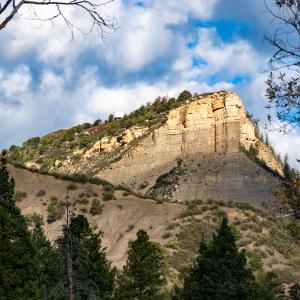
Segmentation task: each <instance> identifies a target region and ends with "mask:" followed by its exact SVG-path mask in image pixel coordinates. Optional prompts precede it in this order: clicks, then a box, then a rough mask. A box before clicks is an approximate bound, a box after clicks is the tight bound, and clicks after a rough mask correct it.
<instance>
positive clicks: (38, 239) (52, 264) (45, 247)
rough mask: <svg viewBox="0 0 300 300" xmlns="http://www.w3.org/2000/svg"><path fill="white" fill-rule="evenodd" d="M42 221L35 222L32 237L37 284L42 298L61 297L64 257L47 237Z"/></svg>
mask: <svg viewBox="0 0 300 300" xmlns="http://www.w3.org/2000/svg"><path fill="white" fill-rule="evenodd" d="M42 225H43V223H42V221H41V220H40V219H37V220H36V221H35V222H34V224H33V229H32V239H33V245H34V247H35V253H36V256H35V264H36V268H37V273H36V274H37V284H38V287H39V291H40V298H41V299H46V298H47V299H59V297H58V296H61V295H60V294H61V286H60V278H61V277H62V271H63V270H62V265H63V261H62V257H61V255H60V253H59V252H58V249H56V248H54V247H53V246H52V245H51V243H50V242H49V240H47V238H46V237H45V234H44V231H43V228H42Z"/></svg>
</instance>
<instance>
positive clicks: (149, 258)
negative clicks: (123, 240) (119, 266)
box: [116, 230, 165, 300]
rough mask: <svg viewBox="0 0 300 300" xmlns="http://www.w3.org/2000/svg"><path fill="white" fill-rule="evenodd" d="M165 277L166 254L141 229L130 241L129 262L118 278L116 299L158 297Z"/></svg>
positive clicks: (141, 299) (143, 299)
mask: <svg viewBox="0 0 300 300" xmlns="http://www.w3.org/2000/svg"><path fill="white" fill-rule="evenodd" d="M164 285H165V278H164V255H163V251H162V249H161V247H160V246H159V244H157V243H155V242H153V241H150V240H149V236H148V234H147V232H146V231H144V230H139V231H138V233H137V239H136V240H135V241H133V242H131V243H130V245H129V251H128V259H127V263H126V265H125V266H124V268H123V271H122V273H121V275H120V276H119V279H118V288H117V293H116V299H138V300H147V299H149V300H150V299H151V300H152V299H157V297H159V296H158V295H159V294H160V292H161V289H162V287H163V286H164Z"/></svg>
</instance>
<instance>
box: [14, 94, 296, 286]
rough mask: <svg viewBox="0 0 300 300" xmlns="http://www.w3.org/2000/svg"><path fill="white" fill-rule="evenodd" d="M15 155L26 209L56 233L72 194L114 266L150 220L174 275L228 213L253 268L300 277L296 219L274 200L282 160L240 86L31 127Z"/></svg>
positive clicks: (51, 236) (48, 231)
mask: <svg viewBox="0 0 300 300" xmlns="http://www.w3.org/2000/svg"><path fill="white" fill-rule="evenodd" d="M8 157H9V161H10V163H11V164H10V166H9V171H10V175H11V176H12V177H14V178H15V180H16V195H15V198H16V201H17V205H18V207H20V209H21V211H22V213H23V214H24V215H26V217H27V218H29V219H31V218H35V217H36V216H37V214H38V215H42V217H43V220H44V229H45V232H46V235H47V237H48V238H49V239H50V240H51V241H54V240H55V239H56V238H57V236H59V235H60V234H61V229H62V225H63V224H64V217H65V214H66V211H65V206H64V202H65V201H66V200H68V201H71V203H72V204H73V206H74V208H75V209H76V211H77V212H78V213H81V214H84V215H85V216H86V217H87V218H88V220H89V222H90V223H91V224H92V226H96V227H97V228H99V229H101V230H102V231H103V233H104V235H103V244H104V246H105V247H106V248H107V254H108V258H109V259H111V260H112V262H113V264H114V265H115V266H117V267H121V266H122V265H124V263H125V261H126V251H127V246H128V242H129V240H130V239H133V238H134V237H135V234H136V232H137V231H138V230H139V229H144V230H146V231H147V232H148V233H149V235H150V237H151V238H152V239H154V240H157V241H159V242H160V243H161V244H162V245H163V246H164V249H165V251H166V255H167V264H168V267H169V268H168V270H169V280H170V281H176V280H177V276H178V273H179V272H180V271H182V270H183V268H185V267H186V265H187V264H189V263H191V261H192V259H193V257H194V255H195V254H196V251H197V248H198V246H199V241H200V238H201V237H204V238H205V239H210V238H211V236H212V234H213V233H214V231H215V229H216V228H217V227H218V223H219V222H220V220H221V218H222V217H223V216H224V214H226V215H227V216H228V218H229V221H230V223H231V224H233V227H234V230H235V232H236V235H237V237H238V239H239V242H238V244H239V246H240V247H241V248H244V249H245V250H246V253H247V257H248V261H249V264H250V265H251V267H252V268H253V269H254V270H255V271H257V272H259V271H260V270H262V269H263V270H276V272H277V273H278V274H279V275H280V277H281V278H282V280H283V281H284V282H287V283H289V282H297V281H299V279H300V273H299V270H300V245H299V243H296V242H295V241H294V240H293V237H292V235H291V232H290V231H289V226H288V224H289V221H288V220H285V219H284V218H277V217H276V216H275V214H274V211H272V210H265V209H266V208H272V207H273V206H274V202H273V192H274V191H276V190H277V189H278V188H279V187H280V185H281V184H282V180H283V177H282V176H283V170H282V165H281V163H280V160H279V159H278V158H277V156H276V154H275V153H274V151H273V150H272V148H271V146H270V145H268V142H267V141H264V138H263V136H262V135H261V134H260V133H259V128H258V126H257V124H256V123H255V122H254V121H253V120H252V119H251V117H250V116H249V114H248V113H247V112H246V111H245V108H244V106H243V103H242V101H241V99H240V98H239V97H238V96H237V95H236V94H234V93H228V92H224V91H220V92H216V93H210V94H203V95H199V96H195V97H192V98H191V97H189V96H188V97H181V98H180V97H179V99H177V100H176V99H157V100H156V101H155V102H154V103H152V104H151V103H149V104H147V105H146V106H142V107H140V108H139V109H137V110H136V111H134V112H133V113H131V114H130V115H128V116H125V117H124V118H122V119H118V120H114V119H113V117H112V116H110V118H109V120H108V121H106V122H105V123H102V122H100V121H96V122H95V123H94V124H93V125H91V124H88V123H85V124H82V125H78V126H75V127H72V128H69V129H63V130H59V131H57V132H53V133H50V134H48V135H46V136H44V137H41V138H39V137H33V138H31V139H29V140H28V141H26V142H24V143H23V145H22V146H21V147H17V146H11V147H10V149H9V153H8Z"/></svg>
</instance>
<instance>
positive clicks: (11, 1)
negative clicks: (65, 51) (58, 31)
mask: <svg viewBox="0 0 300 300" xmlns="http://www.w3.org/2000/svg"><path fill="white" fill-rule="evenodd" d="M113 1H114V0H107V1H104V2H97V0H67V1H62V0H40V1H39V0H21V1H19V2H17V0H7V1H6V2H5V4H4V5H3V7H2V6H1V5H0V30H1V29H4V28H5V27H6V26H7V24H8V23H9V22H10V21H11V20H12V19H13V18H14V17H15V15H16V14H17V12H18V11H19V9H20V8H21V7H22V6H29V7H32V8H33V15H34V17H33V18H31V20H37V21H41V22H46V21H49V22H51V23H53V21H54V20H55V19H57V18H61V19H62V20H63V21H64V23H65V24H66V26H67V28H68V30H69V31H70V33H71V36H72V39H73V38H74V30H76V31H79V32H80V33H81V34H82V35H86V34H88V33H90V32H91V31H93V29H95V28H97V30H98V31H99V32H100V33H101V36H102V38H103V34H104V33H105V32H106V31H105V30H107V29H108V30H114V29H115V28H116V24H117V22H116V19H115V18H105V17H104V16H103V15H102V10H101V9H102V7H104V6H106V5H108V4H110V3H112V2H113ZM39 6H54V7H56V9H57V13H56V14H53V15H50V16H48V17H46V18H41V17H39V15H38V14H37V13H36V11H35V9H34V7H39ZM68 7H72V8H75V9H76V10H78V11H81V12H83V13H85V14H86V15H87V16H88V17H89V19H90V26H89V29H88V30H87V31H86V32H84V30H83V28H81V27H80V26H78V25H76V23H75V22H74V21H73V20H72V19H71V18H70V17H69V16H68V17H67V16H66V14H65V13H64V10H63V8H68ZM1 17H3V19H1Z"/></svg>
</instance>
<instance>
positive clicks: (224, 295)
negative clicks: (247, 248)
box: [175, 218, 256, 300]
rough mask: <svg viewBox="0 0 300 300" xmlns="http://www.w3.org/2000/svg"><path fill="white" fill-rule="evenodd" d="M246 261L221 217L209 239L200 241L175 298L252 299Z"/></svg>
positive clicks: (252, 284)
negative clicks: (197, 250)
mask: <svg viewBox="0 0 300 300" xmlns="http://www.w3.org/2000/svg"><path fill="white" fill-rule="evenodd" d="M246 264H247V260H246V256H245V253H244V251H238V248H237V246H236V244H235V237H234V235H233V234H232V232H231V229H230V227H229V226H228V223H227V219H226V218H224V219H223V221H222V223H221V226H220V228H219V229H218V232H217V235H215V236H214V237H213V240H212V242H211V243H210V244H206V243H205V242H203V241H202V242H201V245H200V248H199V254H198V257H197V259H196V261H195V264H194V265H193V266H192V267H191V269H190V271H189V273H188V275H187V276H186V277H185V280H184V284H183V288H182V290H180V289H179V290H177V292H176V297H175V299H182V300H184V299H189V300H192V299H199V300H200V299H223V300H226V299H228V300H229V299H231V300H233V299H254V298H255V290H256V284H255V280H254V276H253V275H252V273H251V271H250V269H249V268H247V266H246Z"/></svg>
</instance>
